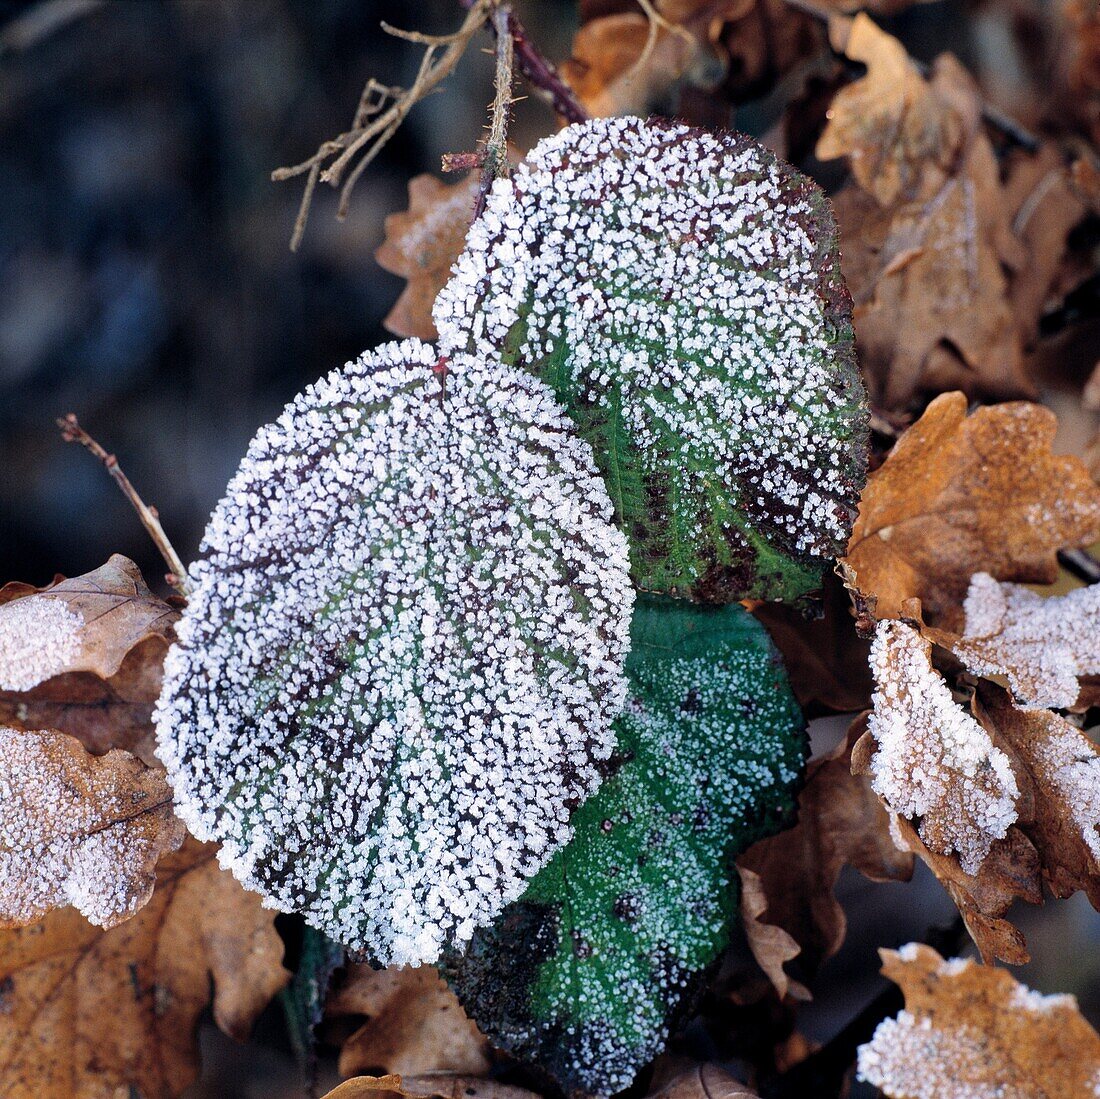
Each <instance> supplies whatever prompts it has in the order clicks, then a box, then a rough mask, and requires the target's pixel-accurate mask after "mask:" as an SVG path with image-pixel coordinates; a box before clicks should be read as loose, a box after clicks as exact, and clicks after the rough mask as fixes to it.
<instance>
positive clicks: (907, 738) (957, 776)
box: [868, 620, 1020, 874]
mask: <svg viewBox="0 0 1100 1099" xmlns="http://www.w3.org/2000/svg"><path fill="white" fill-rule="evenodd" d="M930 652H931V646H930V645H929V643H928V642H927V641H926V640H925V639H924V638H923V637H921V635H920V634H919V633H918V632H917V631H916V630H915V629H913V627H911V626H908V625H906V624H905V623H904V622H897V621H893V620H885V621H882V622H880V623H879V624H878V626H877V628H876V630H875V638H874V641H873V642H872V644H871V671H872V673H873V675H874V677H875V691H874V694H873V695H872V699H871V704H872V711H871V716H870V719H869V721H868V730H869V731H870V733H871V734H872V736H873V737H874V739H875V741H876V743H877V748H876V750H875V753H874V756H873V757H872V760H871V776H872V777H871V785H872V786H873V787H874V790H875V793H877V794H878V795H879V797H881V798H882V799H883V801H885V802H886V804H887V805H888V806H889V807H890V808H891V809H892V810H893V811H894V812H895V813H899V814H900V815H901V816H903V817H909V818H914V817H916V818H920V819H919V823H918V825H917V831H918V832H919V833H920V837H921V839H922V840H923V841H924V842H925V843H926V844H927V845H928V847H930V848H931V849H932V850H933V851H938V852H939V853H940V854H944V855H946V854H950V853H952V852H957V853H958V855H959V862H960V864H961V866H962V868H963V869H964V870H965V871H966V872H967V873H968V874H974V873H976V872H977V870H978V867H979V866H980V865H981V863H982V861H983V860H984V859H985V857H986V855H988V854H989V849H990V847H991V846H992V844H993V841H994V840H997V839H1002V838H1003V837H1004V836H1005V834H1006V833H1007V832H1008V829H1009V826H1010V825H1012V824H1013V823H1014V822H1015V820H1016V816H1017V814H1016V800H1017V798H1018V797H1019V793H1020V791H1019V787H1018V786H1017V784H1016V778H1015V775H1013V773H1012V765H1011V763H1010V762H1009V758H1008V756H1007V755H1006V754H1005V753H1004V752H1003V751H1001V749H1000V748H997V747H995V746H994V744H993V741H992V740H991V739H990V736H989V734H988V733H987V732H986V731H985V729H983V728H982V726H981V725H980V724H979V723H978V722H977V721H976V720H975V719H974V718H973V717H971V715H970V714H968V713H967V712H966V711H965V710H963V708H962V707H961V706H959V705H958V704H957V703H956V702H955V700H954V699H953V698H952V697H951V691H950V689H949V688H948V686H947V684H946V683H945V682H944V681H943V679H942V678H941V677H940V675H939V673H938V672H936V670H935V669H934V668H933V667H932V662H931V656H930Z"/></svg>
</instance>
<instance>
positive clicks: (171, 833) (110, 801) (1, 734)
mask: <svg viewBox="0 0 1100 1099" xmlns="http://www.w3.org/2000/svg"><path fill="white" fill-rule="evenodd" d="M184 835H185V833H184V829H183V825H182V824H181V823H180V822H179V821H177V820H176V818H175V817H174V816H173V815H172V791H171V790H170V789H169V788H168V784H167V782H165V779H164V773H163V771H160V770H154V769H153V768H150V767H146V766H145V764H143V763H142V762H141V761H140V760H138V759H135V758H134V757H133V756H131V755H130V754H129V753H127V752H120V751H112V752H108V753H107V754H106V755H104V756H93V755H91V754H90V753H89V752H87V751H86V750H85V749H84V748H83V746H82V745H81V744H80V742H79V741H77V740H74V739H73V738H72V737H69V736H65V735H64V734H63V733H55V732H21V731H17V730H15V729H6V728H3V727H2V726H0V927H21V926H24V925H26V924H29V923H34V922H36V921H37V920H40V919H42V917H43V916H45V915H46V914H47V913H48V912H49V911H51V910H52V909H56V908H63V907H65V906H66V905H70V904H71V905H73V906H74V907H75V908H76V909H77V910H78V911H80V912H81V913H83V915H84V916H86V917H87V918H88V919H89V920H90V921H91V922H92V923H96V924H99V925H100V926H101V927H113V926H115V924H118V923H121V922H122V921H123V920H127V919H129V918H130V917H131V916H132V915H133V914H134V913H135V912H136V911H137V910H138V909H139V908H141V907H142V906H143V905H144V904H146V903H147V902H148V900H149V898H150V897H151V896H152V893H153V883H154V881H155V880H156V873H155V870H154V867H155V866H156V863H157V860H158V859H159V858H160V856H161V855H162V854H164V853H165V852H166V851H174V850H176V849H177V848H178V847H179V846H180V844H181V843H183V839H184Z"/></svg>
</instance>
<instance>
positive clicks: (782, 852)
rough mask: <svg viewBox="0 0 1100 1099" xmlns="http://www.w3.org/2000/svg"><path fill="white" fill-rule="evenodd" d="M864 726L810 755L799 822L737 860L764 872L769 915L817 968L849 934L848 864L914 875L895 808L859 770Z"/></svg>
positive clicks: (896, 877)
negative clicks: (855, 747)
mask: <svg viewBox="0 0 1100 1099" xmlns="http://www.w3.org/2000/svg"><path fill="white" fill-rule="evenodd" d="M863 729H864V725H863V723H862V721H857V722H856V723H855V724H854V725H853V726H852V728H851V729H850V730H849V732H848V735H847V737H846V738H845V740H844V741H842V742H841V743H840V744H839V745H838V746H837V748H836V749H835V750H834V751H833V752H831V753H830V754H829V755H827V756H824V757H822V758H820V759H816V760H813V761H812V762H811V763H810V765H809V767H808V769H807V772H806V785H805V786H804V787H803V789H802V793H801V794H800V795H799V798H798V823H797V824H796V825H795V827H794V828H791V829H789V830H787V831H786V832H780V833H779V834H778V835H775V836H770V837H769V838H768V839H765V840H761V841H760V842H759V843H757V844H754V845H753V846H752V847H750V848H749V849H748V851H746V852H745V853H744V854H743V855H742V856H741V857H740V858H739V859H738V860H737V866H738V869H740V870H742V871H744V870H745V869H748V870H750V871H752V872H754V873H756V874H758V875H759V877H760V879H761V882H762V883H763V890H764V896H765V898H766V899H767V918H768V921H769V923H771V924H774V925H776V926H778V927H781V928H782V929H783V930H784V931H786V932H787V933H788V934H789V935H791V937H792V938H793V939H794V941H795V942H796V943H798V945H799V946H800V947H801V948H802V954H801V961H802V964H803V966H804V968H805V970H806V971H807V973H809V974H810V975H813V974H814V973H815V972H816V971H817V969H818V967H819V966H820V965H821V963H822V962H823V961H825V960H826V959H827V958H830V957H832V955H834V954H835V953H836V952H837V951H838V950H839V949H840V946H841V944H842V943H843V942H844V934H845V930H846V928H847V921H846V919H845V916H844V909H843V908H841V906H840V904H839V902H838V901H837V899H836V896H835V895H834V892H833V891H834V889H835V887H836V883H837V880H838V879H839V877H840V871H841V869H842V867H844V866H845V865H850V866H854V867H855V868H856V869H857V870H859V871H860V872H861V873H863V874H864V875H865V876H867V877H868V878H870V879H871V880H872V881H908V880H909V878H910V877H911V875H912V872H913V856H912V855H911V854H908V853H905V852H902V851H899V850H898V848H897V847H896V846H895V844H894V841H893V839H892V838H891V835H890V827H889V825H890V818H889V814H888V813H887V812H886V810H885V809H884V808H883V806H882V803H881V802H880V801H879V799H878V797H877V796H876V795H875V793H874V791H873V790H872V789H871V784H870V782H869V781H868V780H867V778H866V776H864V775H853V774H852V768H851V759H850V757H851V746H852V744H854V743H855V741H856V740H857V739H858V738H859V736H860V735H861V734H862V732H863Z"/></svg>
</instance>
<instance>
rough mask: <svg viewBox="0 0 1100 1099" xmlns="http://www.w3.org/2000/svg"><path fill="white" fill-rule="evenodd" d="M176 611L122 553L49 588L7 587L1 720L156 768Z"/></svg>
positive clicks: (0, 634)
mask: <svg viewBox="0 0 1100 1099" xmlns="http://www.w3.org/2000/svg"><path fill="white" fill-rule="evenodd" d="M178 619H179V612H178V611H177V610H175V608H173V607H171V606H169V605H168V604H167V603H165V602H164V601H163V600H162V599H159V598H158V597H157V596H155V595H153V594H152V592H150V591H149V589H148V588H147V587H146V586H145V582H144V581H143V580H142V578H141V573H140V572H139V570H138V567H137V566H136V565H135V564H134V563H133V562H132V561H130V560H128V559H127V558H125V557H122V556H120V555H118V554H115V555H114V556H112V557H111V559H110V560H109V561H108V562H107V564H105V565H103V566H102V567H100V568H98V569H96V570H94V571H93V572H90V573H86V574H85V575H84V576H78V577H74V578H73V579H71V580H66V579H64V578H63V577H58V579H57V580H55V581H54V582H53V584H50V585H48V586H47V587H45V588H34V587H32V586H31V585H29V584H20V583H11V584H7V585H5V587H3V588H0V723H3V724H5V725H9V726H12V727H14V728H17V729H57V730H59V731H61V732H64V733H68V734H69V735H71V736H75V737H76V738H77V739H78V740H80V742H81V743H82V744H83V745H84V746H85V747H86V748H88V749H89V751H92V752H96V753H103V752H106V751H108V750H109V749H111V748H124V749H126V750H127V751H132V752H134V753H135V754H136V755H138V756H139V757H140V758H141V759H143V760H144V761H145V762H147V763H153V762H154V756H153V733H152V710H153V704H154V703H155V702H156V700H157V697H158V695H159V694H160V686H161V675H162V668H163V664H164V656H165V653H166V652H167V651H168V646H169V645H170V644H171V642H172V641H173V640H174V637H175V634H174V627H175V623H176V621H177V620H178Z"/></svg>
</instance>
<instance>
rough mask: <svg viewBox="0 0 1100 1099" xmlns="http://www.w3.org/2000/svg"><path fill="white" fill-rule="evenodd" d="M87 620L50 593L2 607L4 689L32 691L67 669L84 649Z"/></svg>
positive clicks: (0, 643)
mask: <svg viewBox="0 0 1100 1099" xmlns="http://www.w3.org/2000/svg"><path fill="white" fill-rule="evenodd" d="M83 626H84V619H83V617H82V616H81V615H80V613H79V612H76V611H72V610H70V609H69V608H68V607H67V606H65V604H64V603H63V602H62V601H61V600H60V599H56V598H53V597H51V596H49V595H28V596H25V597H24V598H22V599H15V600H13V601H12V602H10V603H5V604H4V605H3V606H0V690H3V691H29V690H30V689H31V688H32V687H36V686H37V685H38V684H39V683H43V682H45V681H46V680H47V679H49V678H50V677H51V676H54V675H57V674H58V673H59V672H62V671H64V670H65V668H66V667H67V666H68V664H69V661H70V660H72V659H73V657H75V656H76V655H77V653H78V652H79V651H80V631H81V629H82V628H83Z"/></svg>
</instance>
